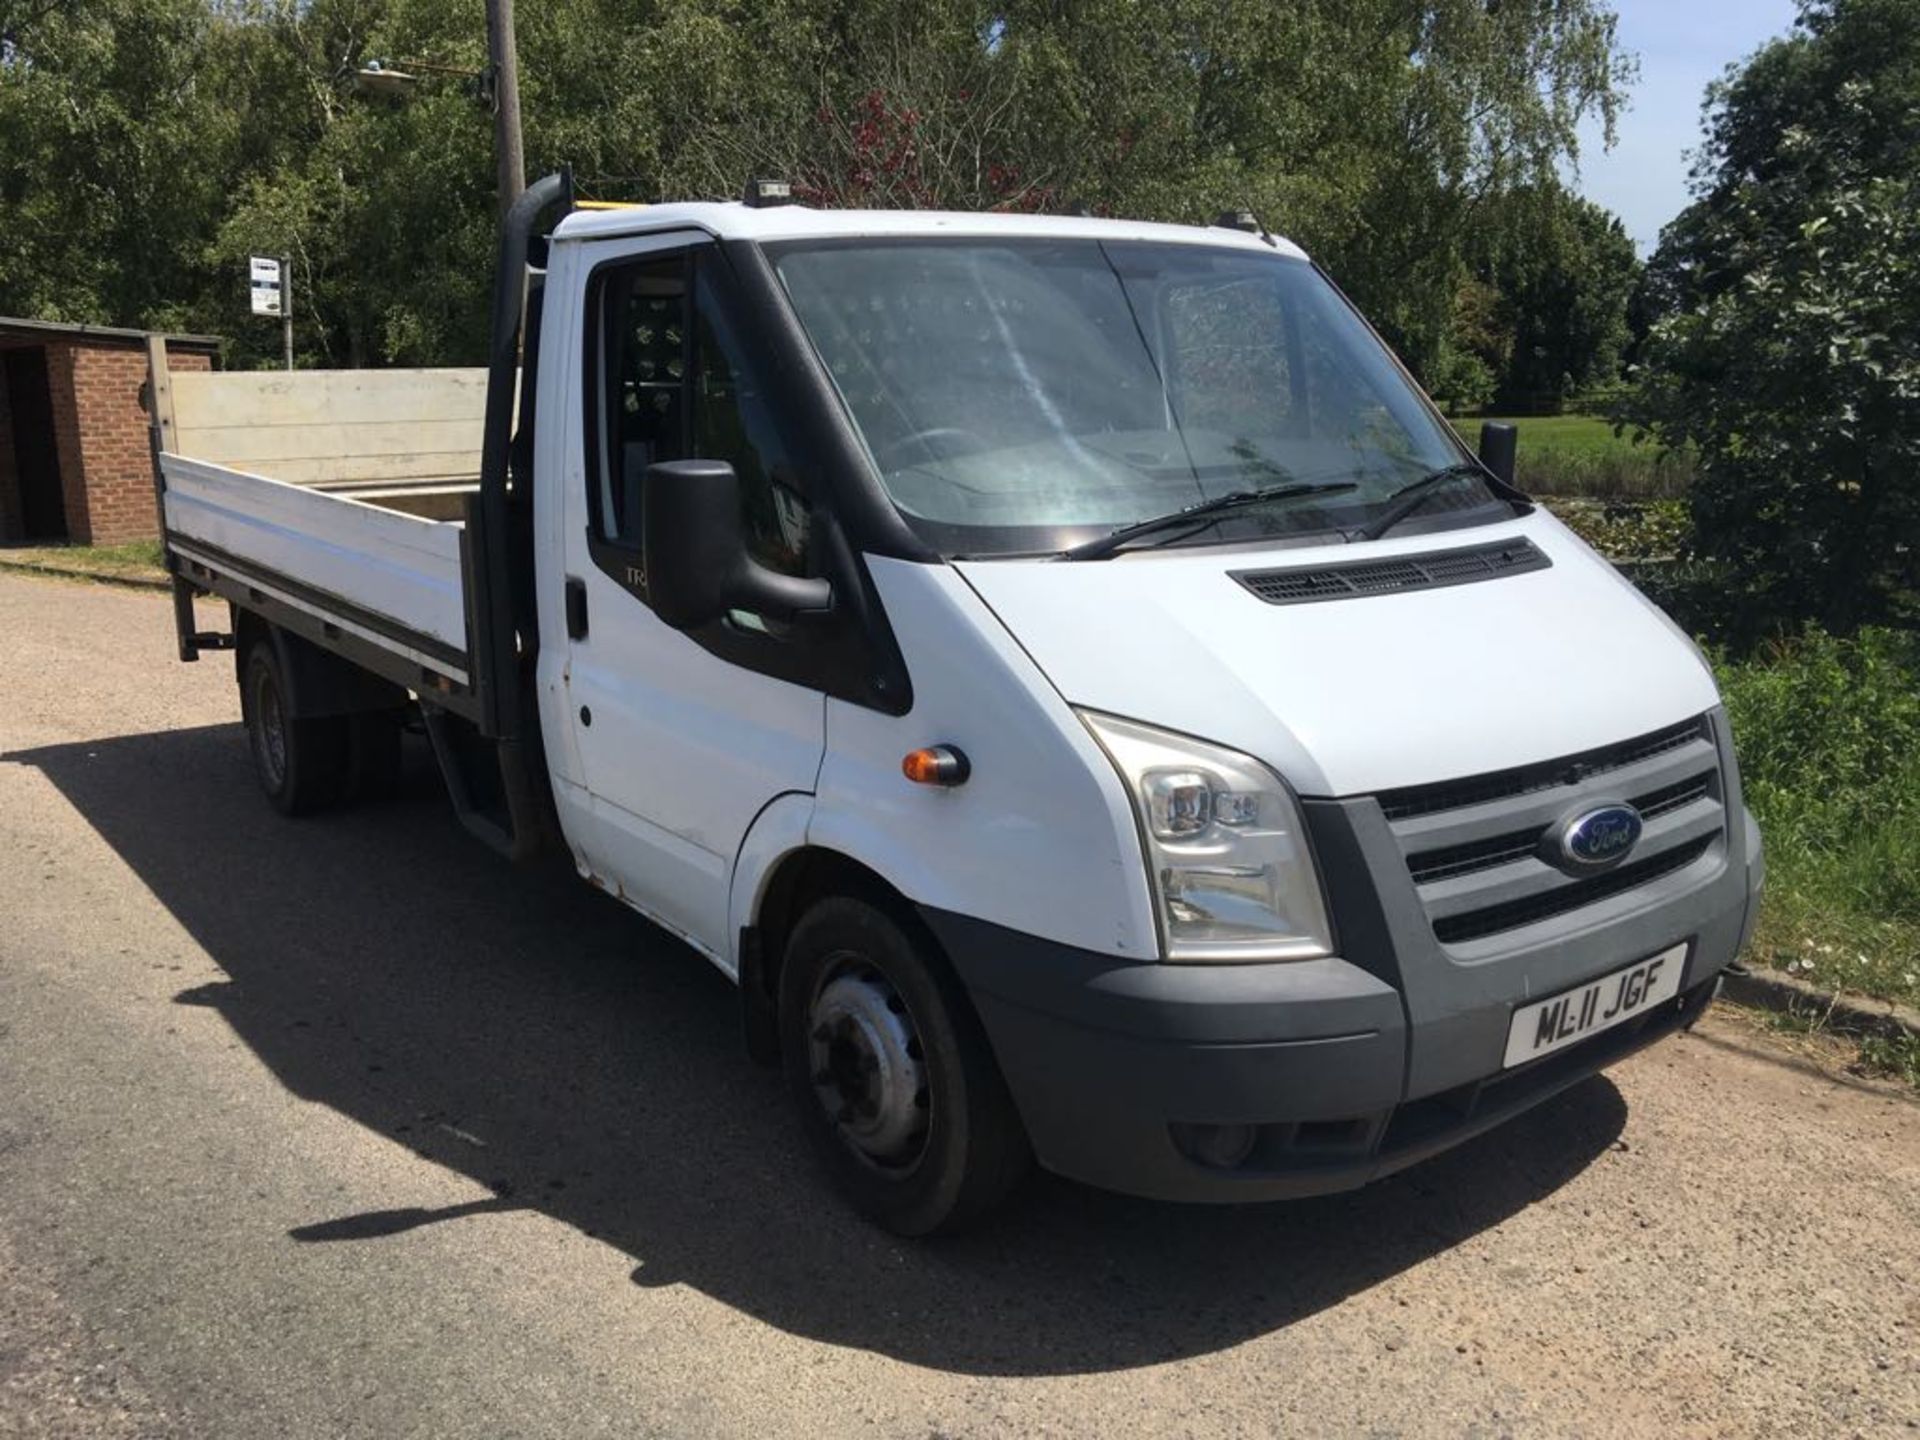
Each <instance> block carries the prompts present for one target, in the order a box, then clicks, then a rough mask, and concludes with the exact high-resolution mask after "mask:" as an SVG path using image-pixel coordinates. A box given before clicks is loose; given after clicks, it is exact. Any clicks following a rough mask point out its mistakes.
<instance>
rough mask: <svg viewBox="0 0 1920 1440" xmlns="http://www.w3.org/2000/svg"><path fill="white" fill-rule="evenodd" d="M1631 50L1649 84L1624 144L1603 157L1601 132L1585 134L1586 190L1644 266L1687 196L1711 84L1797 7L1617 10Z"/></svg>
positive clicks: (1636, 99)
mask: <svg viewBox="0 0 1920 1440" xmlns="http://www.w3.org/2000/svg"><path fill="white" fill-rule="evenodd" d="M1614 9H1615V10H1616V11H1618V12H1619V15H1620V29H1619V39H1620V45H1621V47H1622V48H1623V49H1625V50H1628V51H1631V52H1633V53H1634V54H1637V55H1638V56H1639V57H1640V79H1639V81H1638V83H1636V84H1635V85H1634V86H1633V88H1632V89H1631V91H1629V97H1628V109H1627V112H1626V113H1625V114H1624V115H1622V116H1621V117H1620V123H1619V126H1618V127H1617V130H1618V141H1617V143H1616V144H1615V145H1614V147H1613V149H1612V150H1609V151H1606V152H1604V153H1603V152H1602V151H1601V148H1600V127H1599V126H1598V125H1597V124H1589V125H1587V126H1585V127H1584V128H1583V130H1582V133H1581V140H1580V166H1579V175H1578V180H1577V182H1576V183H1577V186H1578V188H1579V190H1580V192H1581V193H1582V194H1583V195H1585V196H1587V198H1589V199H1591V200H1595V201H1597V202H1599V203H1600V204H1602V205H1604V206H1606V207H1607V208H1608V209H1609V210H1612V211H1613V212H1614V213H1615V214H1617V215H1619V217H1620V218H1621V220H1622V221H1623V222H1625V224H1626V227H1627V233H1628V234H1629V235H1631V236H1632V237H1633V238H1634V241H1635V243H1636V244H1638V245H1639V247H1640V253H1641V255H1642V256H1646V255H1649V254H1651V253H1652V252H1653V247H1654V245H1655V244H1656V243H1657V242H1658V240H1659V238H1660V227H1661V226H1662V225H1664V224H1666V223H1667V221H1669V220H1671V219H1672V218H1673V217H1674V216H1675V215H1677V214H1678V213H1679V212H1680V210H1681V208H1682V207H1683V206H1685V205H1686V203H1687V201H1688V199H1689V198H1690V197H1689V196H1688V193H1687V169H1688V163H1689V162H1688V159H1687V152H1688V151H1690V150H1692V149H1694V148H1695V147H1696V146H1698V145H1699V143H1700V100H1701V96H1702V95H1703V93H1704V92H1705V90H1706V88H1707V84H1708V82H1710V81H1712V80H1715V79H1717V78H1718V77H1719V75H1720V73H1721V72H1722V71H1723V70H1724V69H1726V67H1727V65H1728V64H1729V63H1730V62H1732V61H1735V60H1739V59H1742V58H1743V57H1745V56H1747V55H1749V54H1751V53H1752V52H1753V51H1754V50H1755V49H1757V48H1758V47H1759V46H1760V45H1761V44H1763V43H1764V42H1766V41H1768V40H1770V39H1772V38H1773V37H1774V36H1776V35H1784V34H1786V33H1787V32H1788V31H1789V30H1790V29H1791V28H1792V26H1793V17H1794V15H1795V14H1797V13H1798V7H1797V6H1796V5H1795V4H1794V3H1793V0H1614Z"/></svg>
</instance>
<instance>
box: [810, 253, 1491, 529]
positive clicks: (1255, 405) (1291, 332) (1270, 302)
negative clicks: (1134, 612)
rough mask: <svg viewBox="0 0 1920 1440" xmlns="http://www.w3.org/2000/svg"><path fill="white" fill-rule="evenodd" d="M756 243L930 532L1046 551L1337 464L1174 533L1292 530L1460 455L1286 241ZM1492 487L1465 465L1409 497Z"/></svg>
mask: <svg viewBox="0 0 1920 1440" xmlns="http://www.w3.org/2000/svg"><path fill="white" fill-rule="evenodd" d="M774 262H775V266H776V268H777V269H778V271H779V273H780V276H781V280H782V282H783V283H784V285H785V287H786V290H787V293H788V295H789V297H790V299H791V301H792V304H793V307H794V309H795V311H796V312H797V314H798V315H799V318H800V321H801V324H802V325H803V326H804V327H805V328H806V331H807V334H808V336H809V338H810V339H811V341H812V343H813V345H814V348H815V350H816V351H817V352H818V354H819V356H820V359H821V360H822V362H823V363H824V364H825V366H826V368H827V370H828V371H829V372H830V374H831V376H832V378H833V381H834V383H835V384H836V385H837V386H838V387H839V390H840V393H841V395H842V396H843V397H844V399H845V402H846V405H847V409H848V411H849V413H850V414H851V416H852V418H853V421H854V424H855V425H856V426H857V428H858V429H859V431H860V434H861V438H862V439H863V440H864V442H865V444H866V447H867V449H868V452H869V453H870V454H871V456H872V458H873V462H874V465H875V466H876V468H877V469H878V470H879V472H880V475H881V477H882V479H883V480H884V482H885V484H886V487H887V489H888V491H889V493H890V494H891V495H892V497H893V500H894V503H895V504H896V505H897V506H898V507H899V509H900V510H901V512H902V513H903V514H904V515H905V516H906V517H907V518H908V519H909V521H910V522H912V523H913V524H914V526H915V528H916V529H917V530H918V531H919V532H920V533H921V534H922V535H923V537H924V538H926V539H927V540H928V541H929V542H930V543H931V544H933V545H934V546H935V547H936V548H938V549H940V550H942V551H943V552H944V553H948V554H970V555H994V554H1003V555H1004V554H1032V553H1039V552H1046V551H1052V550H1057V549H1061V548H1064V547H1065V546H1067V545H1070V544H1073V543H1076V542H1077V541H1080V540H1084V539H1089V538H1091V537H1093V536H1096V535H1101V534H1105V533H1106V532H1108V531H1110V530H1113V529H1116V528H1118V527H1119V526H1122V525H1126V524H1130V523H1132V522H1134V521H1138V520H1143V519H1146V518H1149V517H1152V516H1157V515H1163V514H1167V513H1170V512H1172V511H1176V510H1179V509H1182V508H1184V507H1185V506H1188V505H1192V504H1195V503H1197V502H1199V501H1202V500H1207V499H1210V498H1213V497H1216V496H1220V495H1224V494H1229V493H1234V492H1238V491H1245V490H1250V489H1260V488H1266V487H1271V486H1277V485H1287V484H1296V483H1310V482H1322V483H1331V482H1353V484H1354V487H1355V488H1354V489H1353V490H1351V491H1348V492H1344V493H1341V494H1338V495H1331V496H1327V497H1324V498H1319V497H1314V498H1309V499H1307V500H1306V501H1304V502H1294V503H1288V504H1285V505H1275V506H1259V507H1254V508H1252V509H1249V510H1245V511H1237V512H1235V513H1234V514H1233V515H1231V516H1230V517H1227V518H1224V519H1223V520H1222V521H1221V522H1220V523H1219V524H1218V525H1217V526H1212V527H1209V528H1208V529H1207V530H1206V531H1205V533H1204V534H1198V535H1196V536H1194V537H1191V539H1192V540H1199V541H1204V540H1217V539H1222V538H1226V539H1245V538H1247V537H1248V536H1249V535H1279V534H1286V533H1295V534H1302V535H1304V534H1308V533H1312V532H1314V531H1320V530H1325V529H1327V528H1329V527H1333V526H1336V525H1338V526H1348V525H1352V524H1360V523H1364V522H1365V520H1366V518H1367V516H1368V515H1369V513H1371V512H1376V511H1378V510H1379V509H1380V508H1381V507H1382V505H1383V503H1384V502H1385V500H1386V497H1388V496H1389V495H1391V494H1392V493H1393V492H1394V491H1395V490H1396V489H1398V488H1399V487H1400V486H1402V485H1405V484H1408V483H1410V482H1412V481H1413V480H1416V479H1418V478H1420V477H1421V476H1422V475H1425V474H1427V473H1430V472H1432V471H1434V470H1437V469H1440V468H1443V467H1446V466H1450V465H1454V464H1457V463H1459V462H1460V461H1461V460H1463V459H1464V458H1465V455H1464V452H1463V451H1462V449H1461V447H1460V445H1459V442H1458V441H1457V440H1456V439H1455V438H1454V436H1453V435H1452V434H1451V432H1450V431H1449V430H1448V428H1447V426H1446V424H1445V423H1444V422H1443V421H1441V420H1439V419H1437V418H1436V417H1435V416H1434V415H1433V413H1432V411H1431V410H1430V409H1429V408H1428V407H1427V406H1426V404H1425V403H1424V402H1423V401H1422V400H1421V398H1420V397H1419V395H1418V394H1417V393H1416V392H1415V391H1414V389H1413V387H1412V386H1411V385H1410V384H1409V383H1408V381H1407V380H1406V378H1405V377H1404V375H1403V374H1402V372H1401V371H1400V370H1399V368H1398V367H1397V366H1396V365H1395V364H1394V363H1393V361H1392V359H1391V358H1390V357H1389V356H1388V355H1387V353H1386V352H1385V351H1384V350H1383V349H1382V347H1381V345H1380V343H1379V341H1378V340H1376V339H1375V338H1374V336H1373V335H1372V333H1371V332H1370V331H1369V330H1368V329H1367V327H1366V326H1365V325H1364V324H1363V323H1362V322H1361V321H1360V320H1359V318H1358V317H1357V316H1356V315H1355V314H1354V313H1353V311H1352V310H1351V308H1350V307H1349V306H1348V305H1347V304H1346V302H1345V301H1344V300H1342V299H1341V297H1340V296H1339V294H1338V293H1337V292H1336V291H1334V289H1333V288H1332V286H1330V285H1329V284H1328V283H1327V282H1326V281H1325V280H1324V279H1323V278H1322V277H1321V276H1320V275H1319V274H1318V273H1317V272H1316V271H1315V270H1314V269H1313V267H1312V266H1311V265H1309V264H1307V263H1306V262H1305V261H1302V260H1297V259H1291V258H1288V257H1285V256H1281V255H1263V254H1258V253H1250V252H1247V251H1244V250H1235V249H1228V248H1225V247H1221V248H1217V249H1216V248H1208V247H1205V246H1198V245H1167V244H1147V243H1112V242H1101V241H1095V240H1060V241H1039V240H988V239H973V240H960V241H949V240H925V241H923V240H902V239H897V238H896V239H889V240H886V241H884V242H878V241H876V242H856V243H845V242H832V243H825V244H791V245H786V246H782V247H777V248H776V249H775V250H774ZM1492 501H1493V497H1492V496H1491V494H1490V493H1489V492H1488V491H1487V490H1486V489H1484V488H1483V487H1482V486H1481V485H1479V484H1478V483H1477V482H1466V483H1463V484H1461V485H1459V486H1456V487H1453V488H1452V490H1451V491H1450V493H1449V495H1448V496H1447V497H1446V498H1445V499H1444V500H1440V501H1437V502H1436V503H1435V504H1433V505H1431V506H1428V507H1424V512H1425V513H1428V514H1432V515H1444V514H1448V513H1452V514H1454V515H1456V516H1457V515H1458V514H1459V513H1460V512H1461V511H1462V510H1473V509H1479V508H1482V507H1485V506H1487V505H1489V504H1490V503H1492ZM1502 513H1504V512H1502Z"/></svg>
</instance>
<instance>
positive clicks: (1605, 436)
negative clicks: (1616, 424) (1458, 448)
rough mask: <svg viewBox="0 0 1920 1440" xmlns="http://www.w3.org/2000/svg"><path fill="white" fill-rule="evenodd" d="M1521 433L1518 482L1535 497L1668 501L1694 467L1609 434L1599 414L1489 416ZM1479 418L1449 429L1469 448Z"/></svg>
mask: <svg viewBox="0 0 1920 1440" xmlns="http://www.w3.org/2000/svg"><path fill="white" fill-rule="evenodd" d="M1485 418H1486V419H1488V420H1498V421H1499V422H1501V423H1502V424H1505V425H1512V426H1515V427H1516V428H1518V430H1519V431H1520V445H1519V457H1518V468H1519V479H1520V486H1521V488H1522V489H1523V490H1529V491H1532V492H1533V493H1534V494H1536V495H1564V496H1585V497H1590V498H1593V499H1604V500H1672V499H1677V498H1679V497H1680V496H1683V495H1685V494H1686V493H1687V482H1688V481H1689V480H1690V479H1691V478H1692V475H1693V466H1692V463H1691V461H1690V460H1689V459H1688V458H1687V457H1686V456H1684V455H1666V454H1662V453H1661V451H1660V448H1659V447H1658V446H1657V445H1655V444H1653V443H1652V442H1651V441H1650V440H1642V441H1641V442H1640V443H1639V444H1638V445H1636V444H1634V442H1633V434H1632V432H1623V433H1622V434H1619V435H1616V434H1614V433H1613V423H1612V422H1611V421H1609V420H1605V419H1603V418H1601V417H1600V416H1598V415H1488V416H1486V417H1485ZM1480 419H1481V417H1478V416H1468V417H1462V418H1460V419H1456V420H1455V421H1454V422H1453V428H1454V429H1455V430H1457V431H1459V432H1460V435H1461V438H1463V439H1464V440H1465V441H1466V442H1467V443H1468V444H1469V445H1473V446H1478V444H1479V443H1480Z"/></svg>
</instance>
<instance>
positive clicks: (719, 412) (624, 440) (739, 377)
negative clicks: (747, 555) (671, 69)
mask: <svg viewBox="0 0 1920 1440" xmlns="http://www.w3.org/2000/svg"><path fill="white" fill-rule="evenodd" d="M718 263H719V262H718V261H717V260H716V259H715V257H713V256H712V255H710V254H703V253H700V252H698V251H694V252H678V253H675V254H672V255H667V256H659V257H654V256H649V257H647V258H646V259H644V260H641V261H638V262H635V263H634V264H631V265H625V266H620V267H618V268H615V269H610V270H608V271H605V272H603V273H602V276H601V277H600V281H599V289H598V306H599V308H598V313H597V319H598V324H597V326H596V334H595V336H594V337H593V339H594V341H595V342H596V346H595V348H596V349H597V351H598V354H597V356H596V357H595V363H596V365H597V367H598V372H599V379H600V383H599V385H598V386H597V387H596V388H595V391H594V394H595V398H596V400H597V404H596V405H595V406H594V409H593V411H592V412H590V414H589V428H588V437H589V438H588V454H589V464H588V467H587V469H588V486H589V506H590V513H591V515H592V524H593V531H594V535H595V537H596V538H597V539H598V540H600V541H601V542H603V543H605V544H608V545H612V546H616V547H618V548H620V549H621V550H626V551H637V550H639V549H640V547H641V543H642V540H643V536H642V533H641V504H640V492H641V486H642V484H643V483H644V479H645V476H646V472H647V467H648V466H649V465H654V464H658V463H660V462H661V461H666V460H686V459H700V460H725V461H727V462H728V463H730V464H731V465H732V466H733V468H734V473H735V474H736V475H737V476H738V477H739V481H740V504H741V511H742V519H743V520H744V521H745V524H746V530H747V536H748V546H749V548H750V550H751V551H752V553H753V555H754V558H755V559H757V560H758V561H759V562H760V563H761V564H763V565H766V566H768V567H770V568H772V569H775V570H780V571H784V572H785V573H787V574H792V575H800V574H804V573H806V569H807V506H806V502H805V500H804V499H803V497H802V496H801V494H800V491H799V489H798V487H797V481H796V478H795V469H794V464H793V459H792V456H791V454H790V452H789V450H788V447H787V445H786V444H785V442H784V440H783V438H782V436H781V434H780V430H779V426H778V424H777V422H776V419H775V415H774V411H773V407H772V404H771V401H770V398H769V396H768V392H767V390H766V387H765V385H764V383H763V382H762V379H761V375H760V371H759V367H758V366H756V365H755V364H754V363H753V360H752V356H751V353H750V352H749V350H748V349H747V347H746V345H745V344H744V343H743V341H742V339H741V337H740V333H739V330H738V327H737V325H736V324H735V322H734V320H733V318H732V316H731V315H730V314H729V312H728V307H727V305H726V303H725V300H724V297H723V295H722V293H721V277H720V275H719V273H718V271H717V266H718ZM625 568H626V567H625V566H622V569H623V570H624V569H625Z"/></svg>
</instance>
